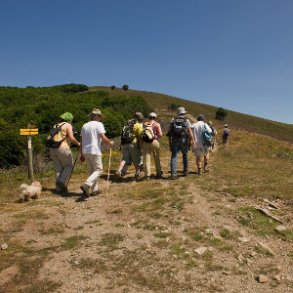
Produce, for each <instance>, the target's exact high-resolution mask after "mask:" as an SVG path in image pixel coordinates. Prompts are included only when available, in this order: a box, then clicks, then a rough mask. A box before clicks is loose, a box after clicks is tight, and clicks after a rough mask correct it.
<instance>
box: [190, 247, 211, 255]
mask: <svg viewBox="0 0 293 293" xmlns="http://www.w3.org/2000/svg"><path fill="white" fill-rule="evenodd" d="M193 251H194V252H195V253H196V254H198V255H203V254H204V253H205V252H207V251H208V248H207V247H199V248H195V249H194V250H193Z"/></svg>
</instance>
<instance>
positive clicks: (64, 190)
mask: <svg viewBox="0 0 293 293" xmlns="http://www.w3.org/2000/svg"><path fill="white" fill-rule="evenodd" d="M56 192H57V193H67V192H68V189H67V187H66V186H65V184H64V183H63V182H60V181H57V182H56Z"/></svg>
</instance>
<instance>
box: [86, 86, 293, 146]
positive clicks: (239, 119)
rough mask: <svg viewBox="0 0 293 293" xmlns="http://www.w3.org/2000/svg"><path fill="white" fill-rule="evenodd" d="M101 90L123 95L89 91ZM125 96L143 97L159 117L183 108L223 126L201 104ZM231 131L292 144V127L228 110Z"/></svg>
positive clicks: (146, 94) (164, 97)
mask: <svg viewBox="0 0 293 293" xmlns="http://www.w3.org/2000/svg"><path fill="white" fill-rule="evenodd" d="M97 90H103V91H105V92H109V94H110V95H111V96H116V95H118V96H119V95H121V94H123V93H124V94H125V91H124V90H122V89H115V90H111V89H110V88H107V87H92V88H90V91H97ZM127 95H130V96H131V95H139V96H141V97H143V98H144V99H145V100H146V101H147V102H148V103H149V105H150V106H151V107H152V108H155V109H156V111H157V112H158V113H160V115H161V117H162V116H163V117H172V115H173V114H172V111H171V112H170V108H171V107H172V105H173V106H174V105H181V106H184V107H185V108H186V109H187V111H188V112H189V113H191V114H192V115H194V116H195V117H196V116H197V115H198V114H201V113H203V114H204V115H205V116H206V119H207V120H212V121H213V122H215V125H216V126H217V127H218V128H219V129H220V128H221V127H222V126H223V123H222V122H219V121H216V120H215V113H216V110H217V107H214V106H210V105H206V104H201V103H197V102H191V101H187V100H183V99H180V98H176V97H172V96H168V95H164V94H159V93H153V92H145V91H137V90H128V91H127ZM225 123H228V124H229V126H230V127H231V128H232V129H239V130H246V131H248V132H255V133H259V134H264V135H268V136H271V137H274V138H276V139H279V140H284V141H287V142H290V143H293V125H291V124H285V123H281V122H276V121H272V120H268V119H263V118H259V117H255V116H252V115H246V114H242V113H238V112H235V111H230V110H228V116H227V119H226V121H225Z"/></svg>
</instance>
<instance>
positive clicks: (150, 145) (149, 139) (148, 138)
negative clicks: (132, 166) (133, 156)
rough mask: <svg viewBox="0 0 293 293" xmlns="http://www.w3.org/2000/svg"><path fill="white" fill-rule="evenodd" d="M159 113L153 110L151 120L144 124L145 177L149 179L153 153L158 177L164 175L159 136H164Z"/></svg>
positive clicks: (150, 115)
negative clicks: (158, 117)
mask: <svg viewBox="0 0 293 293" xmlns="http://www.w3.org/2000/svg"><path fill="white" fill-rule="evenodd" d="M156 119H157V114H156V113H154V112H151V113H150V114H149V120H148V121H147V122H146V123H145V124H144V130H143V133H142V140H143V158H144V160H143V161H144V168H145V179H146V180H149V179H150V176H151V155H152V154H153V156H154V161H155V166H156V177H157V178H161V177H162V175H163V171H162V167H161V162H160V143H159V138H161V137H162V129H161V125H160V123H159V122H157V121H156Z"/></svg>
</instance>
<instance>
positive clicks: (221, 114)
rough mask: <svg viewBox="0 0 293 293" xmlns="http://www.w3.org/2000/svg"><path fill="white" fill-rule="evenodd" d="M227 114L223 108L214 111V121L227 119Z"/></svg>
mask: <svg viewBox="0 0 293 293" xmlns="http://www.w3.org/2000/svg"><path fill="white" fill-rule="evenodd" d="M227 115H228V112H227V110H225V109H224V108H221V107H220V108H218V110H217V111H216V119H217V120H220V121H224V120H225V118H226V117H227Z"/></svg>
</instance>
